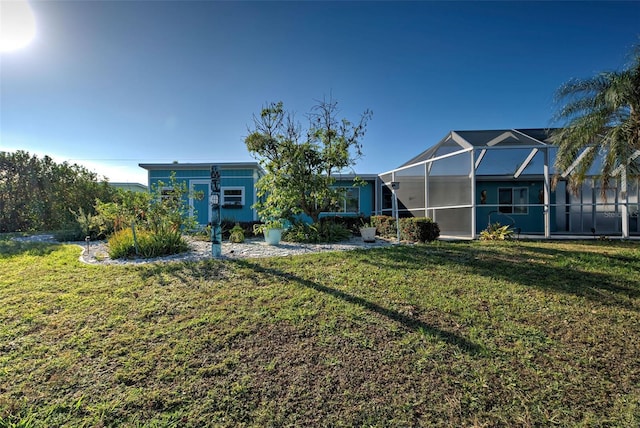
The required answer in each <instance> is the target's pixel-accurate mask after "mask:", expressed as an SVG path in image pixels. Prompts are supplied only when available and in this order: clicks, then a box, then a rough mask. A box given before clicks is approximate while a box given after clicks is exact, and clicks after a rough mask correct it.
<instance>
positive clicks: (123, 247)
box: [108, 229, 189, 259]
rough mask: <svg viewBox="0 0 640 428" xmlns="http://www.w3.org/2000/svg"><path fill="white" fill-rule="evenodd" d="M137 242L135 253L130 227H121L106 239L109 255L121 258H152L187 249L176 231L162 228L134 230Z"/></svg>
mask: <svg viewBox="0 0 640 428" xmlns="http://www.w3.org/2000/svg"><path fill="white" fill-rule="evenodd" d="M136 241H137V244H138V248H137V254H136V242H135V241H134V239H133V231H132V230H131V229H123V230H120V231H118V232H116V233H114V234H113V235H112V236H111V237H110V238H109V240H108V243H109V257H111V258H112V259H122V258H133V257H136V256H138V257H142V258H153V257H160V256H166V255H170V254H178V253H182V252H185V251H188V250H189V244H187V242H186V241H185V240H184V239H183V238H182V235H181V234H180V232H178V231H171V230H163V231H158V232H152V231H149V230H142V229H141V230H136Z"/></svg>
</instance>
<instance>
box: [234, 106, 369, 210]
mask: <svg viewBox="0 0 640 428" xmlns="http://www.w3.org/2000/svg"><path fill="white" fill-rule="evenodd" d="M338 113H339V110H338V103H337V101H334V100H333V99H329V100H326V99H325V100H322V101H318V102H317V104H316V105H315V106H313V107H312V108H311V111H310V112H309V113H308V114H307V119H308V127H307V128H306V129H304V130H303V128H302V126H301V124H300V123H299V122H298V121H297V120H296V119H295V116H294V114H293V113H292V112H288V111H286V110H284V107H283V104H282V102H277V103H275V102H272V103H269V104H267V105H266V106H264V107H263V108H262V111H261V112H260V115H259V116H256V115H254V116H253V128H252V129H250V130H249V135H248V136H247V137H246V139H245V143H246V145H247V149H248V150H249V151H250V152H251V154H252V155H253V156H254V157H256V158H257V159H258V160H259V161H260V163H261V164H262V166H263V167H264V169H265V171H266V174H265V175H264V176H263V177H261V178H260V180H259V181H258V183H257V186H256V187H257V191H258V196H259V198H260V200H259V202H258V203H257V204H256V209H257V210H258V214H259V215H260V217H261V219H262V220H264V221H266V222H269V221H272V220H276V219H280V218H288V219H291V218H293V217H294V216H295V215H296V214H300V213H304V214H306V215H308V216H309V217H311V218H312V219H313V221H314V222H315V221H318V217H319V215H320V213H321V212H326V211H331V210H332V209H333V208H334V207H335V206H336V204H337V203H338V202H339V201H340V200H341V199H342V198H343V197H344V190H342V189H339V188H335V187H333V184H334V183H335V176H336V174H337V173H339V172H342V171H345V170H349V169H352V167H353V166H354V165H355V163H356V162H357V160H358V159H360V158H361V157H362V138H363V137H364V135H365V132H366V126H367V122H368V121H369V119H371V117H372V112H371V111H369V110H365V112H364V113H363V114H362V115H361V117H360V119H359V120H358V121H357V122H351V121H349V120H347V119H338Z"/></svg>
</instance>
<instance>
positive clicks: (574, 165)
mask: <svg viewBox="0 0 640 428" xmlns="http://www.w3.org/2000/svg"><path fill="white" fill-rule="evenodd" d="M591 150H593V146H589V147H587V148H586V149H584V151H583V152H582V153H580V156H578V157H577V158H576V159H575V160H574V161H573V163H571V165H569V168H567V169H566V170H565V171H564V172H563V173H562V174H560V176H561V177H562V178H567V176H568V175H569V174H571V173H572V172H573V170H574V169H576V167H577V166H578V164H579V163H580V161H581V160H582V158H584V157H585V156H586V155H587V153H589V152H590V151H591Z"/></svg>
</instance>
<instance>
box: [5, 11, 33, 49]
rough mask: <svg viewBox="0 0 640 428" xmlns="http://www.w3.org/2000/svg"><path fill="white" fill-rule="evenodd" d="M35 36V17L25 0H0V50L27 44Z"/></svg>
mask: <svg viewBox="0 0 640 428" xmlns="http://www.w3.org/2000/svg"><path fill="white" fill-rule="evenodd" d="M35 36H36V19H35V17H34V15H33V10H32V9H31V6H30V5H29V3H27V1H26V0H10V1H0V52H11V51H15V50H18V49H21V48H23V47H25V46H27V45H28V44H29V43H30V42H31V41H32V40H33V39H34V37H35Z"/></svg>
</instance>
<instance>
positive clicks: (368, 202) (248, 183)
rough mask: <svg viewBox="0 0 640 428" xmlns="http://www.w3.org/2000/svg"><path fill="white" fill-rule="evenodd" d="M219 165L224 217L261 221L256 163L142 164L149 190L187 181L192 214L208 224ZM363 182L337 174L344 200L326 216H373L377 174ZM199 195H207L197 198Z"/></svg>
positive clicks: (259, 174) (260, 173)
mask: <svg viewBox="0 0 640 428" xmlns="http://www.w3.org/2000/svg"><path fill="white" fill-rule="evenodd" d="M213 165H217V166H218V169H219V170H220V180H221V189H220V190H221V198H222V201H221V202H222V208H221V211H222V212H221V214H222V216H221V218H222V220H227V221H231V222H252V221H259V220H260V219H259V218H258V213H257V212H256V210H255V209H254V208H252V207H253V205H254V204H255V203H256V202H257V201H258V196H257V194H256V183H257V182H258V180H259V179H260V177H262V176H263V175H264V170H263V169H262V167H261V166H260V164H258V163H257V162H227V163H141V164H139V166H140V167H141V168H144V169H146V170H147V172H148V180H149V189H150V190H151V191H153V190H154V189H156V188H160V190H161V191H165V190H169V189H170V188H169V186H170V182H171V176H172V175H174V177H175V179H176V181H177V182H178V183H185V184H186V185H187V188H188V189H189V190H190V193H191V196H190V197H189V200H188V203H189V209H190V214H191V215H193V216H194V217H195V218H196V220H197V222H198V224H199V225H201V226H206V225H207V224H209V223H210V222H211V209H210V205H209V195H210V192H211V167H212V166H213ZM357 177H358V178H359V181H360V182H361V184H358V185H354V183H355V180H356V175H354V174H338V175H337V176H336V182H335V186H336V187H341V188H343V189H344V191H345V199H344V201H342V203H341V204H339V205H340V206H339V207H337V209H336V211H335V212H331V213H325V214H323V216H339V215H341V216H358V215H364V216H370V215H372V214H374V213H375V212H374V210H375V207H376V204H377V201H376V189H379V187H380V186H379V183H378V176H377V174H364V175H357ZM198 194H200V195H203V196H204V197H202V198H198V197H194V196H197V195H198Z"/></svg>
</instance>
